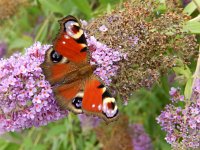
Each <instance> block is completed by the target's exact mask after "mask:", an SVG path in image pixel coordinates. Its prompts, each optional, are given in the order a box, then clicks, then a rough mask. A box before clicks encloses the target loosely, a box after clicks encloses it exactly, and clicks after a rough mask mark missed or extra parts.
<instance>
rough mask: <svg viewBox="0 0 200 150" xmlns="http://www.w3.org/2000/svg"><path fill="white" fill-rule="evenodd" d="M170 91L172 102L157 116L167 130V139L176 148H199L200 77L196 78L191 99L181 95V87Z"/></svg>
mask: <svg viewBox="0 0 200 150" xmlns="http://www.w3.org/2000/svg"><path fill="white" fill-rule="evenodd" d="M169 93H170V96H171V100H172V104H169V105H167V106H166V107H165V110H164V111H162V113H161V114H160V116H159V117H158V118H157V121H158V123H159V124H160V125H161V127H162V129H163V130H164V131H165V132H167V135H166V138H165V139H166V141H167V142H168V143H169V144H171V145H172V147H173V148H174V149H180V148H183V149H187V148H199V147H200V79H196V80H195V83H194V87H193V94H192V97H191V99H190V100H187V99H186V98H184V96H183V95H181V92H180V88H174V87H173V88H171V90H170V92H169ZM177 103H179V105H178V104H177ZM180 103H182V105H180ZM181 106H182V107H181Z"/></svg>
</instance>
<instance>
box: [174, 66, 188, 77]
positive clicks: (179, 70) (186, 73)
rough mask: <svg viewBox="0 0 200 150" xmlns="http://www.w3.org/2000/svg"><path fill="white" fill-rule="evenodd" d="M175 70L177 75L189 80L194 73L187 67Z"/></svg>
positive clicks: (175, 68)
mask: <svg viewBox="0 0 200 150" xmlns="http://www.w3.org/2000/svg"><path fill="white" fill-rule="evenodd" d="M173 70H174V72H175V73H176V74H179V75H184V76H185V77H186V78H187V79H189V78H191V77H192V73H191V71H190V69H189V68H188V67H187V66H185V67H174V68H173Z"/></svg>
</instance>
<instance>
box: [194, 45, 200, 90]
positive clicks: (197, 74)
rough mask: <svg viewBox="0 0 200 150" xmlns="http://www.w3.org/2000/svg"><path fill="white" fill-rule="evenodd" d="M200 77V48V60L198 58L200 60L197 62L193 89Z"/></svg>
mask: <svg viewBox="0 0 200 150" xmlns="http://www.w3.org/2000/svg"><path fill="white" fill-rule="evenodd" d="M199 77H200V47H199V58H198V60H197V66H196V70H195V72H194V74H193V83H192V88H193V87H194V85H195V80H196V79H197V78H199Z"/></svg>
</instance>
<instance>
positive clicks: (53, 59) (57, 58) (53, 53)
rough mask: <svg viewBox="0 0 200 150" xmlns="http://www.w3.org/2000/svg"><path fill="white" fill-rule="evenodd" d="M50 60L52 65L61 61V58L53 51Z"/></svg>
mask: <svg viewBox="0 0 200 150" xmlns="http://www.w3.org/2000/svg"><path fill="white" fill-rule="evenodd" d="M50 58H51V60H52V61H53V62H54V63H58V62H60V61H61V60H62V58H63V56H62V55H60V54H59V53H58V52H56V51H55V50H53V51H52V52H51V54H50Z"/></svg>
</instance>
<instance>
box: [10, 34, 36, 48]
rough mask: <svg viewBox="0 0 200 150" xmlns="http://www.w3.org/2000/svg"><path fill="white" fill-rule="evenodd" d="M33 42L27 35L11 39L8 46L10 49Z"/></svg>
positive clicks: (22, 46)
mask: <svg viewBox="0 0 200 150" xmlns="http://www.w3.org/2000/svg"><path fill="white" fill-rule="evenodd" d="M31 44H33V40H32V38H31V37H29V36H23V37H22V38H19V39H15V40H14V41H11V43H10V46H9V48H10V49H17V48H23V49H24V48H26V47H29V46H30V45H31Z"/></svg>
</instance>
